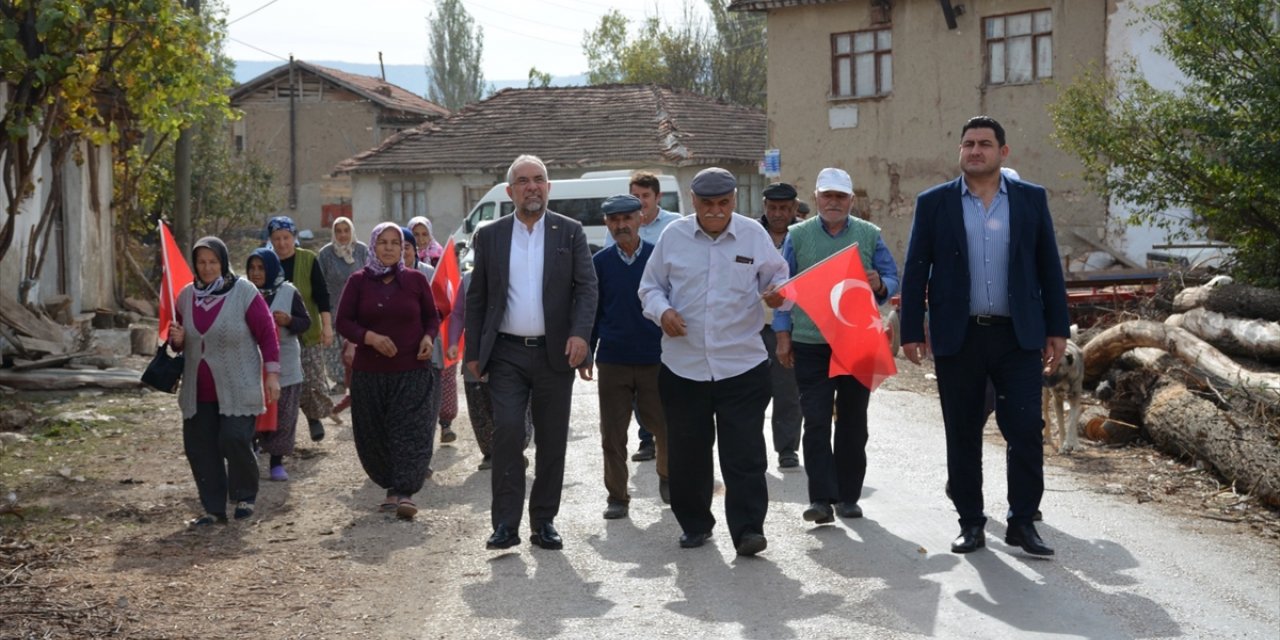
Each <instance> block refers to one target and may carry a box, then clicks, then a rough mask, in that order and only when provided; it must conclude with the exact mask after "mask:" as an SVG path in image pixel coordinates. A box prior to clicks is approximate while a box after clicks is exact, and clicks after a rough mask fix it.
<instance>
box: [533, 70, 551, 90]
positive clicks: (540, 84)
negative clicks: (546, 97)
mask: <svg viewBox="0 0 1280 640" xmlns="http://www.w3.org/2000/svg"><path fill="white" fill-rule="evenodd" d="M549 86H551V74H550V73H547V72H545V71H538V68H537V67H529V88H530V89H546V88H547V87H549Z"/></svg>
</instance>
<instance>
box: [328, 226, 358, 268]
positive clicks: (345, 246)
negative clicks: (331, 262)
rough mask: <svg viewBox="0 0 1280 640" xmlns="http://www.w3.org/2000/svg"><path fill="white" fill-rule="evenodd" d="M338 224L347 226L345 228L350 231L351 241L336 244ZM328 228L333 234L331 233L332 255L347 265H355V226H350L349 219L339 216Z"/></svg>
mask: <svg viewBox="0 0 1280 640" xmlns="http://www.w3.org/2000/svg"><path fill="white" fill-rule="evenodd" d="M340 224H345V225H347V228H348V229H350V230H351V239H350V240H348V241H347V242H345V243H343V242H338V233H337V232H338V225H340ZM329 228H330V229H331V230H333V232H334V233H333V253H334V255H337V256H338V257H339V258H342V261H343V262H345V263H347V264H355V263H356V256H355V249H356V226H355V225H354V224H351V219H350V218H348V217H346V216H339V217H338V219H337V220H334V221H333V224H332V225H330V226H329Z"/></svg>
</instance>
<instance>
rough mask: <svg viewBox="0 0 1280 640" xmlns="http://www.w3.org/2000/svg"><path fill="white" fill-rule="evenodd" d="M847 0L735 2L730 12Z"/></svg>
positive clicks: (759, 0)
mask: <svg viewBox="0 0 1280 640" xmlns="http://www.w3.org/2000/svg"><path fill="white" fill-rule="evenodd" d="M844 1H845V0H733V2H730V3H729V10H730V11H767V10H769V9H781V8H784V7H798V6H801V5H806V4H831V3H832V2H844Z"/></svg>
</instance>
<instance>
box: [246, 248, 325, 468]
mask: <svg viewBox="0 0 1280 640" xmlns="http://www.w3.org/2000/svg"><path fill="white" fill-rule="evenodd" d="M244 273H245V277H246V278H248V279H249V282H252V283H253V285H254V286H256V287H258V293H261V294H262V298H263V299H264V300H266V301H267V307H268V308H269V309H271V318H272V320H273V321H274V322H275V324H276V327H277V328H276V332H277V334H278V335H279V336H280V401H279V403H278V404H277V408H276V411H277V413H276V430H275V431H269V432H267V433H266V434H265V435H264V436H262V437H260V439H259V444H260V445H261V446H262V450H263V451H265V452H266V453H267V455H269V456H271V465H270V475H269V477H270V478H271V479H272V480H275V481H276V482H284V481H285V480H288V479H289V473H288V472H287V471H285V469H284V457H285V456H291V455H293V444H294V435H295V434H296V433H297V426H298V400H299V398H301V397H302V345H301V343H299V342H298V335H299V334H302V333H306V331H307V329H308V328H310V327H311V316H309V315H307V305H306V304H305V303H304V302H303V301H302V296H300V295H298V290H297V289H295V288H293V285H291V284H289V283H288V282H285V280H284V269H283V268H281V266H280V258H278V257H277V256H276V254H275V252H274V251H272V250H271V249H266V248H262V249H258V250H257V251H254V252H253V253H251V254H249V260H248V261H247V264H246V265H245V270H244Z"/></svg>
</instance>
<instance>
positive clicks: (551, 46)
mask: <svg viewBox="0 0 1280 640" xmlns="http://www.w3.org/2000/svg"><path fill="white" fill-rule="evenodd" d="M222 1H223V3H224V4H225V5H226V6H227V20H228V21H229V22H230V23H231V24H230V26H229V27H228V32H229V35H230V37H231V40H230V41H228V42H227V53H228V54H229V55H230V56H231V58H232V59H235V60H280V59H288V57H289V55H290V54H293V55H294V56H295V57H297V58H299V59H301V60H340V61H344V62H364V63H376V62H377V61H378V52H379V51H381V52H382V55H383V61H384V62H386V63H387V64H424V62H425V61H426V57H427V16H428V15H429V14H430V13H431V12H432V11H433V9H434V7H435V1H434V0H354V1H353V0H222ZM686 2H688V3H689V4H690V5H691V6H692V7H693V8H694V10H695V11H696V12H697V14H698V15H699V16H702V17H703V19H706V17H707V16H708V15H709V14H708V12H707V9H706V6H705V5H706V3H705V0H463V5H464V6H465V7H466V9H467V11H468V12H469V13H470V14H471V17H472V18H473V19H474V20H475V22H476V24H478V25H480V26H482V27H484V58H483V65H484V75H485V79H487V80H512V79H520V78H525V77H527V76H528V74H529V67H531V66H536V67H537V68H538V69H539V70H540V71H544V72H547V73H550V74H552V75H558V76H565V75H575V74H579V73H584V72H585V71H586V70H587V59H586V56H584V55H583V53H582V35H583V32H584V31H588V30H591V29H594V28H595V26H596V25H598V24H599V23H600V17H601V16H603V15H604V14H605V13H606V12H607V11H608V10H609V9H610V8H611V7H617V8H619V9H620V10H621V11H622V12H623V14H624V15H626V16H627V17H629V18H631V19H632V21H633V23H636V22H638V21H640V20H642V19H643V18H644V17H645V16H646V15H653V14H655V13H656V14H657V15H659V16H661V17H662V18H663V19H664V22H679V21H682V20H683V15H684V7H685V4H686ZM634 29H635V27H633V31H632V32H633V33H634Z"/></svg>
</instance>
